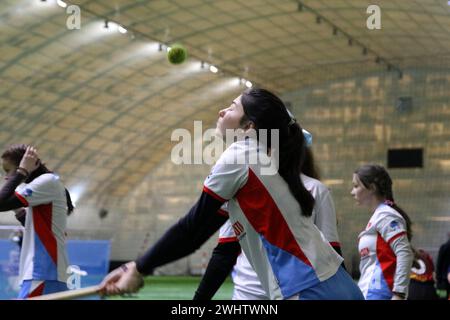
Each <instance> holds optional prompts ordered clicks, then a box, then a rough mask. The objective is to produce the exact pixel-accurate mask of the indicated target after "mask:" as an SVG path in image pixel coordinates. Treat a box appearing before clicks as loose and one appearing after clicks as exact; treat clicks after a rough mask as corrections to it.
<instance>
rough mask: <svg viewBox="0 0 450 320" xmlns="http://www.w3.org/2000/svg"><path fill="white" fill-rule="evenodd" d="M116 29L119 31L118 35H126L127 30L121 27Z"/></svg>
mask: <svg viewBox="0 0 450 320" xmlns="http://www.w3.org/2000/svg"><path fill="white" fill-rule="evenodd" d="M117 29H118V30H119V32H120V33H127V29H125V28H124V27H122V26H118V27H117Z"/></svg>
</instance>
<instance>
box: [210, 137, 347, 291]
mask: <svg viewBox="0 0 450 320" xmlns="http://www.w3.org/2000/svg"><path fill="white" fill-rule="evenodd" d="M249 140H250V141H249ZM257 157H258V151H257V143H255V142H253V143H252V141H251V139H248V140H245V141H238V142H236V143H233V144H232V145H231V146H230V147H229V148H228V149H227V150H226V151H225V152H224V153H223V154H222V156H221V157H220V159H219V161H218V162H217V164H216V165H215V166H214V168H213V170H212V172H211V174H210V175H209V176H208V177H207V179H206V180H205V183H204V191H205V192H207V193H208V194H210V195H211V196H213V197H215V198H217V199H219V200H220V201H228V212H229V216H230V221H231V225H232V228H233V230H234V233H235V235H236V237H237V238H238V240H239V243H240V245H241V248H242V250H243V251H244V253H245V255H246V257H247V258H248V260H249V262H250V264H251V265H252V267H253V269H254V270H255V271H256V273H257V274H258V278H259V280H260V281H261V285H262V287H263V289H264V291H265V292H266V295H268V298H269V299H287V298H290V297H292V296H294V295H296V294H298V293H299V292H301V291H302V290H306V289H308V288H311V287H313V286H316V285H318V284H320V283H321V282H323V281H325V280H327V279H329V278H331V277H332V276H333V275H335V274H336V272H337V271H338V269H339V267H340V265H341V263H342V260H343V259H342V257H340V256H339V255H338V254H337V253H336V252H335V251H334V249H333V248H332V247H331V245H330V244H329V243H328V241H326V239H324V237H323V235H322V234H321V232H320V231H319V230H318V229H317V227H316V226H315V225H314V223H313V220H312V219H311V218H310V217H305V216H303V215H301V213H300V212H301V208H300V205H299V204H298V202H297V200H296V199H295V198H294V196H293V195H292V194H291V192H290V190H289V186H288V185H287V184H286V182H285V181H284V180H283V178H282V177H281V176H280V175H279V174H278V173H275V174H274V175H264V174H262V171H261V165H260V164H259V163H257V164H235V163H236V159H254V158H257Z"/></svg>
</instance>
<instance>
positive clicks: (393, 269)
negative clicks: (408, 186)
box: [358, 204, 413, 299]
mask: <svg viewBox="0 0 450 320" xmlns="http://www.w3.org/2000/svg"><path fill="white" fill-rule="evenodd" d="M358 250H359V253H360V256H361V262H360V271H361V278H360V280H359V283H358V285H359V287H360V289H361V291H362V292H363V294H364V297H365V298H366V299H390V298H391V297H392V292H393V291H394V292H400V293H405V294H406V293H407V290H408V285H409V276H410V271H411V266H412V261H413V253H412V250H411V246H410V244H409V241H408V239H407V236H406V222H405V220H404V219H403V217H402V216H401V215H400V213H398V212H397V211H396V210H395V209H393V208H392V207H390V206H388V205H386V204H380V205H379V206H378V207H377V209H376V210H375V212H374V213H373V215H372V217H371V218H370V220H369V223H368V224H367V227H366V229H365V230H364V231H363V232H361V233H360V235H359V245H358Z"/></svg>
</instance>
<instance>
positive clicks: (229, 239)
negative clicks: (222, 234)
mask: <svg viewBox="0 0 450 320" xmlns="http://www.w3.org/2000/svg"><path fill="white" fill-rule="evenodd" d="M237 241H238V239H237V238H236V237H227V238H219V243H227V242H237Z"/></svg>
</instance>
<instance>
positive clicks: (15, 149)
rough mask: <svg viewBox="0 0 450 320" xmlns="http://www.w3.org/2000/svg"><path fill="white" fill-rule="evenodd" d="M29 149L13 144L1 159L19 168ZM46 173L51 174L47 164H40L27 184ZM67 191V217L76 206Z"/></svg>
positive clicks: (25, 146) (22, 145)
mask: <svg viewBox="0 0 450 320" xmlns="http://www.w3.org/2000/svg"><path fill="white" fill-rule="evenodd" d="M27 147H28V145H26V144H13V145H11V146H9V148H8V149H6V150H5V151H4V152H3V153H2V155H1V158H2V159H7V160H9V161H11V162H12V163H13V164H14V165H15V166H19V164H20V161H22V158H23V155H24V154H25V151H27ZM44 173H51V171H50V170H49V169H48V168H47V167H46V166H45V164H43V163H42V162H41V163H40V164H39V167H37V169H36V170H34V171H33V172H32V173H31V174H30V176H29V177H28V178H27V179H26V180H25V182H26V183H30V182H31V181H33V180H34V179H36V178H37V177H39V176H40V175H42V174H44ZM65 191H66V201H67V215H70V214H71V213H72V212H73V210H74V206H73V203H72V199H71V198H70V193H69V191H68V190H67V189H65Z"/></svg>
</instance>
